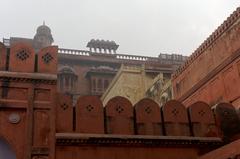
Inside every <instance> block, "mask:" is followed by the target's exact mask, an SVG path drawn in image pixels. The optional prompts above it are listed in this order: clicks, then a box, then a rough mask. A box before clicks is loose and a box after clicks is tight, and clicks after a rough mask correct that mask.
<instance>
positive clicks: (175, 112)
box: [172, 108, 179, 116]
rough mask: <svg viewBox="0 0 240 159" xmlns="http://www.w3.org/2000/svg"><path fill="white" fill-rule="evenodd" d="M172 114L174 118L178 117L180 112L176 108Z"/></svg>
mask: <svg viewBox="0 0 240 159" xmlns="http://www.w3.org/2000/svg"><path fill="white" fill-rule="evenodd" d="M172 113H173V115H174V116H177V115H178V113H179V111H178V110H177V109H176V108H174V109H173V110H172Z"/></svg>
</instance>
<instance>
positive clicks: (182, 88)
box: [172, 8, 240, 104]
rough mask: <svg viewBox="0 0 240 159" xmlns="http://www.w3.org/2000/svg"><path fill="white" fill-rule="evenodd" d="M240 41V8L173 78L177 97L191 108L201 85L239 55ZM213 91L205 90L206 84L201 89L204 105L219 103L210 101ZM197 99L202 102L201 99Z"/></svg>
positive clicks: (213, 98) (207, 87)
mask: <svg viewBox="0 0 240 159" xmlns="http://www.w3.org/2000/svg"><path fill="white" fill-rule="evenodd" d="M239 41H240V8H238V9H237V10H236V11H235V12H234V13H233V14H232V15H231V16H230V17H229V18H228V19H227V20H226V21H225V22H224V23H223V24H222V25H221V26H220V27H219V28H218V29H217V30H216V31H215V32H214V33H213V34H212V35H211V36H210V37H209V38H208V39H207V40H206V41H204V43H203V44H202V45H201V46H200V47H199V48H198V49H197V50H196V51H195V52H194V53H193V54H192V55H191V57H189V59H188V60H187V62H186V63H185V64H184V65H183V66H182V67H180V68H179V69H178V70H177V71H176V73H175V75H173V78H172V82H173V92H174V97H175V98H176V99H179V100H180V101H184V102H185V103H187V104H191V103H192V102H186V101H185V100H186V99H187V98H189V96H190V95H192V94H193V92H191V90H193V88H195V87H197V86H198V85H199V84H200V83H201V82H202V83H204V82H205V83H206V82H207V81H209V80H210V79H206V78H207V77H208V76H210V75H211V74H212V73H213V72H214V70H215V69H216V68H217V67H219V65H221V64H223V63H224V62H225V61H226V60H227V59H228V58H229V57H233V56H234V55H235V54H236V53H237V50H238V49H239V48H240V43H239ZM233 74H234V73H233V72H231V75H230V74H229V75H228V76H231V77H232V76H235V75H233ZM231 77H230V78H231ZM228 80H229V79H228ZM231 80H233V79H231ZM220 81H221V80H220ZM220 83H221V82H219V84H216V83H215V85H216V86H214V85H212V86H213V89H215V90H218V89H221V88H220V87H217V86H220V85H221V84H220ZM233 84H235V83H233ZM200 89H201V90H200ZM209 89H210V86H206V87H203V84H202V86H200V87H198V88H197V90H198V93H197V94H199V93H200V92H201V93H202V94H204V95H201V97H202V98H204V101H208V102H213V101H216V100H217V99H216V98H217V97H214V96H212V97H209V95H208V94H209ZM225 91H226V90H225ZM197 96H198V95H197ZM221 96H223V97H222V98H223V99H225V98H226V99H227V98H229V97H227V96H225V95H224V94H221ZM195 98H196V97H194V99H195ZM196 99H197V100H199V99H198V98H196ZM189 100H190V99H189Z"/></svg>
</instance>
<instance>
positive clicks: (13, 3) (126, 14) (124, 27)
mask: <svg viewBox="0 0 240 159" xmlns="http://www.w3.org/2000/svg"><path fill="white" fill-rule="evenodd" d="M0 2H1V3H0V4H1V7H0V19H1V23H0V38H3V37H4V38H9V37H10V36H14V37H28V38H32V37H33V36H34V34H35V32H36V28H37V27H38V26H39V25H41V24H42V23H43V21H45V22H46V25H48V26H49V27H50V28H51V30H52V35H53V37H54V44H56V45H59V47H61V48H74V49H86V44H87V42H88V41H89V40H91V39H93V38H94V39H105V40H114V41H115V42H116V43H117V44H119V45H120V47H119V49H118V51H117V52H118V53H123V54H137V55H146V56H157V55H158V54H159V53H160V52H161V53H169V54H171V53H177V54H184V55H190V54H191V53H192V52H193V50H195V49H196V48H197V47H198V46H199V45H200V44H201V43H202V42H203V41H204V40H205V39H206V37H208V35H209V34H210V33H211V32H213V31H214V30H215V29H216V28H217V27H218V26H219V25H220V24H221V23H222V22H223V21H224V20H225V19H226V18H227V17H228V16H229V15H230V14H231V13H232V12H233V11H234V10H235V9H236V8H237V7H239V6H240V0H38V1H37V0H0Z"/></svg>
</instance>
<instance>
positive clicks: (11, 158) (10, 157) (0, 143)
mask: <svg viewBox="0 0 240 159" xmlns="http://www.w3.org/2000/svg"><path fill="white" fill-rule="evenodd" d="M0 159H16V155H15V153H14V151H13V150H12V148H11V147H10V145H9V144H8V143H7V142H6V141H5V140H4V139H2V138H0Z"/></svg>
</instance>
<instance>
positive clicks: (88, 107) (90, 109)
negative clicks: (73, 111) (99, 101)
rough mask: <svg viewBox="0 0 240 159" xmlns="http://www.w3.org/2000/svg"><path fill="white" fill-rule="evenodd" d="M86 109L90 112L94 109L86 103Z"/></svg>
mask: <svg viewBox="0 0 240 159" xmlns="http://www.w3.org/2000/svg"><path fill="white" fill-rule="evenodd" d="M86 109H87V111H89V112H91V111H92V110H93V109H94V107H93V106H92V105H88V106H87V107H86Z"/></svg>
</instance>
